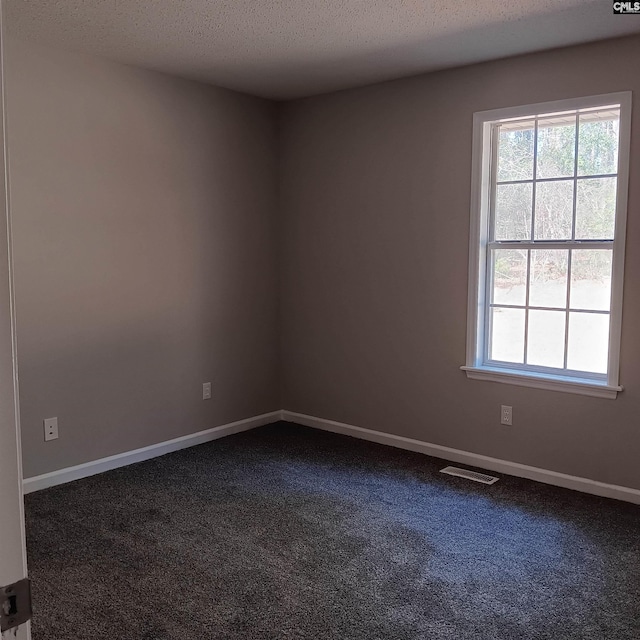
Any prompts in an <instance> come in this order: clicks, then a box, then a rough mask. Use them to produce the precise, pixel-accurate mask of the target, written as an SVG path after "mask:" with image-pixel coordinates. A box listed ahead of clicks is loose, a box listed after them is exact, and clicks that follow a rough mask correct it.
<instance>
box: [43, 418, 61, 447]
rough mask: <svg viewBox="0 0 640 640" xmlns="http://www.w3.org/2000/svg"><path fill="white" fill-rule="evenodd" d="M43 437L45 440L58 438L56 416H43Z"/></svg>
mask: <svg viewBox="0 0 640 640" xmlns="http://www.w3.org/2000/svg"><path fill="white" fill-rule="evenodd" d="M44 439H45V442H48V441H49V440H57V439H58V418H45V420H44Z"/></svg>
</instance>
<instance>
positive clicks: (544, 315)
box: [527, 310, 567, 369]
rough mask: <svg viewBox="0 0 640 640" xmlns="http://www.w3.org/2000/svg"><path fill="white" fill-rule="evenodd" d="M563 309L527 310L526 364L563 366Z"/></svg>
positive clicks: (564, 314) (564, 319) (564, 317)
mask: <svg viewBox="0 0 640 640" xmlns="http://www.w3.org/2000/svg"><path fill="white" fill-rule="evenodd" d="M566 317H567V314H566V313H565V312H564V311H536V310H531V311H529V338H528V340H527V364H532V365H537V366H539V367H556V368H559V369H561V368H562V367H564V334H565V331H564V323H565V321H566Z"/></svg>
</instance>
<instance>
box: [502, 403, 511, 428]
mask: <svg viewBox="0 0 640 640" xmlns="http://www.w3.org/2000/svg"><path fill="white" fill-rule="evenodd" d="M500 424H506V425H507V426H509V427H510V426H512V425H513V407H510V406H508V405H506V404H503V405H502V406H501V407H500Z"/></svg>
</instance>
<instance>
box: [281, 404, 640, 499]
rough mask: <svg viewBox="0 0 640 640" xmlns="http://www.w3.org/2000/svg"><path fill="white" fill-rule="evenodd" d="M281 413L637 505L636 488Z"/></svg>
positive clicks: (328, 428) (320, 426)
mask: <svg viewBox="0 0 640 640" xmlns="http://www.w3.org/2000/svg"><path fill="white" fill-rule="evenodd" d="M281 414H282V418H281V419H282V420H287V421H289V422H296V423H298V424H301V425H304V426H307V427H313V428H315V429H322V430H323V431H332V432H333V433H341V434H344V435H347V436H351V437H353V438H360V439H361V440H370V441H371V442H377V443H379V444H386V445H389V446H392V447H397V448H399V449H407V450H408V451H416V452H418V453H424V454H426V455H428V456H433V457H435V458H442V459H444V460H448V461H451V462H458V463H462V464H467V465H469V466H473V467H480V468H481V469H488V470H490V471H497V472H499V473H505V474H507V475H511V476H516V477H518V478H527V479H529V480H536V481H537V482H544V483H545V484H552V485H555V486H557V487H564V488H565V489H573V490H575V491H582V492H583V493H590V494H592V495H596V496H602V497H605V498H614V499H616V500H624V501H625V502H633V503H634V504H640V490H639V489H631V488H629V487H621V486H618V485H614V484H606V483H604V482H598V481H597V480H589V479H588V478H579V477H577V476H570V475H567V474H565V473H558V472H557V471H548V470H546V469H539V468H537V467H530V466H528V465H526V464H519V463H518V462H509V461H507V460H500V459H498V458H490V457H489V456H483V455H480V454H477V453H470V452H468V451H461V450H460V449H452V448H450V447H443V446H442V445H439V444H430V443H428V442H422V441H420V440H413V439H412V438H404V437H402V436H396V435H392V434H389V433H383V432H382V431H372V430H371V429H363V428H362V427H354V426H353V425H350V424H344V423H343V422H335V421H334V420H326V419H324V418H315V417H313V416H308V415H305V414H303V413H295V412H293V411H282V412H281Z"/></svg>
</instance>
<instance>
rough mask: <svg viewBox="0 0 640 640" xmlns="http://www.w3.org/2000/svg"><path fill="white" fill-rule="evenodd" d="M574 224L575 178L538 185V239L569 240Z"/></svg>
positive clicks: (536, 234) (536, 224) (536, 228)
mask: <svg viewBox="0 0 640 640" xmlns="http://www.w3.org/2000/svg"><path fill="white" fill-rule="evenodd" d="M572 225H573V180H560V181H558V182H539V183H538V184H537V185H536V222H535V239H536V240H568V239H570V238H571V227H572Z"/></svg>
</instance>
